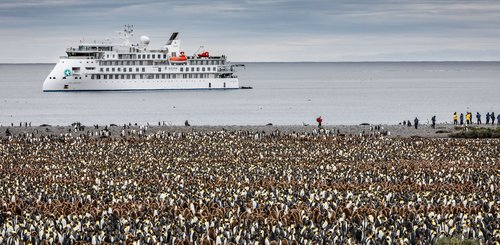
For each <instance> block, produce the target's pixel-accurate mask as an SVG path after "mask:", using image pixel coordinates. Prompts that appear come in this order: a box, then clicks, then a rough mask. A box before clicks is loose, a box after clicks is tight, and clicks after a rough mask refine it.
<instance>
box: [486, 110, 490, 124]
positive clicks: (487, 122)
mask: <svg viewBox="0 0 500 245" xmlns="http://www.w3.org/2000/svg"><path fill="white" fill-rule="evenodd" d="M486 124H490V112H486Z"/></svg>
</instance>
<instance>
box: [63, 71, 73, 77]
mask: <svg viewBox="0 0 500 245" xmlns="http://www.w3.org/2000/svg"><path fill="white" fill-rule="evenodd" d="M71 73H72V72H71V70H70V69H66V70H64V76H66V77H67V76H71Z"/></svg>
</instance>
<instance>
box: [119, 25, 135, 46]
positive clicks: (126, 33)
mask: <svg viewBox="0 0 500 245" xmlns="http://www.w3.org/2000/svg"><path fill="white" fill-rule="evenodd" d="M118 34H119V35H120V36H121V37H120V39H122V40H123V44H125V45H130V37H133V36H134V25H124V29H123V32H119V33H118Z"/></svg>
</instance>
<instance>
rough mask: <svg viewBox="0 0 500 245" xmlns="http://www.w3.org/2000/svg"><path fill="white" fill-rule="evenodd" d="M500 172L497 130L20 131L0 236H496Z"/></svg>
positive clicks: (353, 240)
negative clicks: (464, 135)
mask: <svg viewBox="0 0 500 245" xmlns="http://www.w3.org/2000/svg"><path fill="white" fill-rule="evenodd" d="M499 180H500V140H499V139H483V140H463V139H425V138H385V137H360V136H335V135H332V134H331V133H328V132H325V131H318V132H315V133H313V134H311V133H286V134H284V133H280V132H278V131H276V132H273V133H268V134H265V133H258V132H250V131H233V132H227V131H217V132H190V133H172V132H163V131H158V132H154V133H150V134H148V133H147V131H144V132H143V134H142V135H141V137H138V136H134V137H131V136H130V134H123V135H122V136H121V137H116V138H91V137H90V138H89V137H85V136H83V137H73V136H70V135H68V134H66V135H59V136H53V135H52V136H40V137H34V136H33V134H22V135H21V134H20V135H19V136H14V137H4V138H1V141H0V244H56V243H57V244H58V243H60V244H80V243H85V244H104V243H119V244H159V243H161V244H282V245H284V244H342V243H343V244H431V243H433V242H435V241H436V240H437V239H439V238H442V237H459V238H463V239H474V240H478V241H480V242H482V243H485V244H498V243H499V241H500V210H499V205H500V199H499V194H500V193H499V188H500V186H499Z"/></svg>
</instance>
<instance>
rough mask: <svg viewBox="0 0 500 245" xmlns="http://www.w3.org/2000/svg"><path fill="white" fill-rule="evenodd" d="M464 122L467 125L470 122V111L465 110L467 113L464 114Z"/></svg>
mask: <svg viewBox="0 0 500 245" xmlns="http://www.w3.org/2000/svg"><path fill="white" fill-rule="evenodd" d="M465 123H466V124H467V125H469V124H470V113H469V112H467V113H466V114H465Z"/></svg>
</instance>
